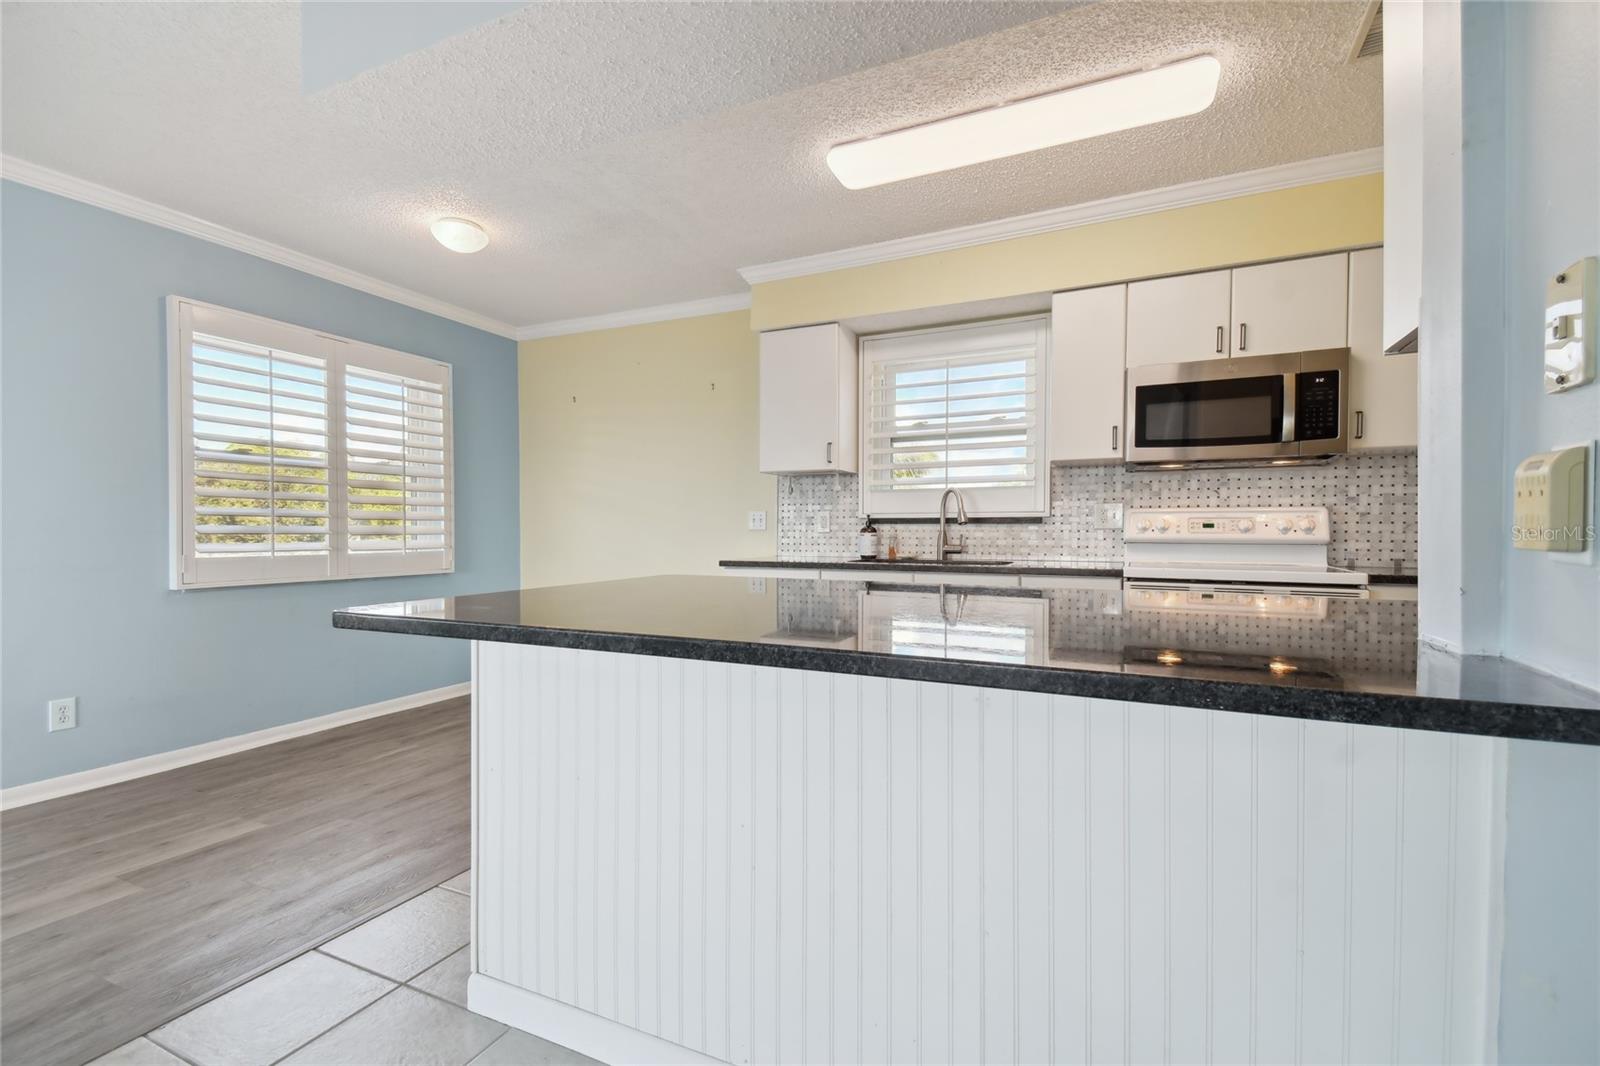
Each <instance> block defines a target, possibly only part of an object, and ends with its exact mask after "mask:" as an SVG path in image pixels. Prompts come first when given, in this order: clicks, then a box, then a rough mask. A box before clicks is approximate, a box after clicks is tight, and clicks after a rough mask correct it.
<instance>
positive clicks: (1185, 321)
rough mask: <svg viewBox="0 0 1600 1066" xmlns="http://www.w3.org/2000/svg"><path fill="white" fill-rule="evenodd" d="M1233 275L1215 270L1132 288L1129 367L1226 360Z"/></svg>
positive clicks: (1129, 300)
mask: <svg viewBox="0 0 1600 1066" xmlns="http://www.w3.org/2000/svg"><path fill="white" fill-rule="evenodd" d="M1231 273H1232V272H1231V271H1227V270H1212V271H1208V272H1206V273H1204V274H1181V275H1179V276H1178V277H1174V278H1155V279H1154V280H1152V281H1136V282H1134V283H1133V284H1131V285H1129V286H1128V365H1129V366H1148V365H1150V364H1152V363H1187V362H1191V361H1193V360H1196V359H1218V358H1222V357H1224V356H1226V355H1227V354H1228V315H1229V309H1228V301H1229V296H1230V293H1231V289H1232V283H1231V281H1230V277H1229V275H1230V274H1231Z"/></svg>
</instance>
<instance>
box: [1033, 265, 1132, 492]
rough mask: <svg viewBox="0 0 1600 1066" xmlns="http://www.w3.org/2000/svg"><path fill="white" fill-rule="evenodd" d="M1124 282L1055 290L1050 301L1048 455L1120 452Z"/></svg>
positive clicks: (1101, 456) (1054, 458) (1095, 457)
mask: <svg viewBox="0 0 1600 1066" xmlns="http://www.w3.org/2000/svg"><path fill="white" fill-rule="evenodd" d="M1127 321H1128V286H1126V285H1107V286H1104V287H1103V288H1098V289H1079V290H1077V291H1076V292H1058V293H1056V294H1055V296H1054V297H1052V298H1051V301H1050V402H1049V425H1050V432H1049V433H1048V434H1046V437H1047V440H1048V442H1049V443H1048V447H1049V454H1050V461H1051V462H1053V463H1060V462H1107V461H1116V460H1120V459H1121V458H1122V448H1123V444H1122V441H1123V434H1124V432H1125V428H1124V426H1123V425H1122V410H1123V402H1122V382H1123V353H1124V349H1125V347H1126V343H1127V333H1126V330H1127Z"/></svg>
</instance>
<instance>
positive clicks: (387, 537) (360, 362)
mask: <svg viewBox="0 0 1600 1066" xmlns="http://www.w3.org/2000/svg"><path fill="white" fill-rule="evenodd" d="M380 354H381V355H385V356H387V358H382V359H380V358H378V356H379V355H380ZM408 361H409V362H410V363H411V365H409V366H408V365H406V364H407V362H408ZM417 364H424V365H420V366H419V365H417ZM448 392H449V368H448V367H444V366H442V365H440V364H437V363H428V362H427V361H426V360H418V359H416V358H415V357H414V356H394V355H393V353H378V352H374V351H372V350H370V349H369V350H367V351H364V352H360V353H357V354H355V355H352V357H351V359H350V360H349V361H347V362H346V364H345V367H344V438H345V447H344V454H345V478H344V488H345V546H346V550H347V551H348V552H349V553H350V568H351V573H352V575H359V574H363V573H366V572H367V571H368V569H369V568H371V567H376V568H377V572H379V573H393V572H394V571H393V570H392V569H391V567H392V565H393V564H394V562H395V561H396V559H397V558H403V559H406V560H410V561H412V562H417V561H425V562H426V563H427V565H428V567H429V568H430V569H434V570H439V569H444V554H445V552H446V550H447V549H448V547H449V533H450V529H449V501H450V493H449V489H450V486H449V484H448V479H447V474H448V471H449V449H448V445H447V439H448V438H447V432H448V423H447V422H446V415H445V401H446V396H447V394H448Z"/></svg>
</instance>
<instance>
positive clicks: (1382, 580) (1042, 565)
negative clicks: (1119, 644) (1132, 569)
mask: <svg viewBox="0 0 1600 1066" xmlns="http://www.w3.org/2000/svg"><path fill="white" fill-rule="evenodd" d="M717 565H718V566H725V567H729V568H736V569H747V570H859V571H862V572H863V573H873V572H875V571H877V572H882V573H895V572H896V571H898V572H901V573H917V572H919V571H920V572H929V571H938V572H940V573H945V574H1011V575H1014V576H1018V577H1121V576H1122V560H1121V559H1077V558H1032V559H1013V560H1011V561H1010V562H1009V563H1008V564H1007V565H1005V566H996V565H994V564H992V563H991V564H989V565H984V564H982V563H970V562H962V561H961V560H959V559H957V560H954V561H952V562H948V563H936V562H934V561H933V560H932V559H920V558H919V559H858V558H854V557H849V556H846V557H839V556H833V557H829V556H800V557H795V556H789V557H786V558H783V559H777V558H771V557H769V558H763V559H723V560H720V561H719V562H718V563H717ZM1367 583H1368V584H1372V585H1415V584H1416V583H1417V572H1416V571H1415V570H1411V569H1406V570H1394V571H1389V572H1386V573H1372V572H1370V571H1369V572H1368V574H1367Z"/></svg>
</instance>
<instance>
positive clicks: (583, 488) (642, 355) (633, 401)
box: [517, 311, 778, 587]
mask: <svg viewBox="0 0 1600 1066" xmlns="http://www.w3.org/2000/svg"><path fill="white" fill-rule="evenodd" d="M517 362H518V391H519V402H518V414H519V417H520V420H521V436H522V456H521V462H522V583H523V585H524V586H527V587H536V586H540V585H556V584H565V583H569V582H581V581H601V580H607V579H611V578H622V577H634V576H639V575H645V574H695V573H715V572H716V564H717V560H718V559H723V558H730V557H734V556H743V557H752V556H753V557H760V556H767V555H772V554H774V553H775V551H776V550H777V526H778V521H777V519H778V516H777V508H776V499H777V479H776V478H774V477H771V476H770V475H766V474H760V473H757V472H756V425H757V422H756V416H757V393H756V384H757V369H758V362H757V339H756V335H755V334H754V333H752V332H751V331H750V318H749V315H748V314H747V313H746V312H744V311H735V312H730V313H728V314H721V315H706V316H703V317H700V318H686V319H679V320H676V321H672V322H655V323H650V324H648V325H643V326H629V327H626V328H623V329H610V330H602V331H599V332H595V333H579V334H573V335H571V336H566V337H549V338H545V339H542V340H532V341H523V342H522V343H521V345H519V348H518V360H517ZM762 510H764V511H766V512H767V530H766V532H763V533H752V532H748V531H747V530H746V528H745V520H746V515H747V512H749V511H762Z"/></svg>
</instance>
